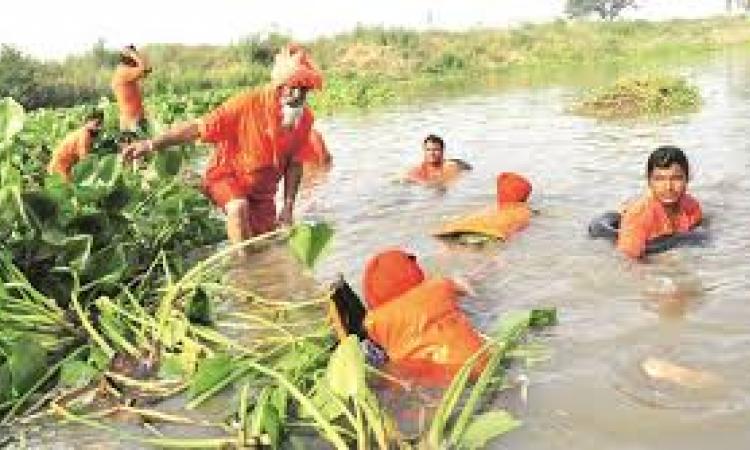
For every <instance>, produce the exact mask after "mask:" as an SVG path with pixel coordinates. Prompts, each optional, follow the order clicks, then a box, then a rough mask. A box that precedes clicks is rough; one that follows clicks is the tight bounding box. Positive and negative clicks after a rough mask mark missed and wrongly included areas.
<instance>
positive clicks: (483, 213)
mask: <svg viewBox="0 0 750 450" xmlns="http://www.w3.org/2000/svg"><path fill="white" fill-rule="evenodd" d="M530 220H531V209H530V208H529V206H528V205H527V204H526V203H505V204H503V205H502V206H500V207H488V208H485V209H483V210H480V211H478V212H475V213H473V214H468V215H466V216H463V217H459V218H458V219H455V220H452V221H449V222H447V223H445V224H443V225H442V226H441V227H440V228H438V229H437V230H435V231H434V232H433V233H432V234H433V235H434V236H440V237H449V236H456V235H461V234H469V233H474V234H482V235H485V236H491V237H493V238H496V239H501V240H507V239H508V238H510V237H511V236H512V235H513V234H515V233H517V232H518V231H520V230H522V229H524V228H526V227H527V226H528V225H529V222H530Z"/></svg>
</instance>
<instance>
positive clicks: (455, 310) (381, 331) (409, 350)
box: [364, 278, 484, 382]
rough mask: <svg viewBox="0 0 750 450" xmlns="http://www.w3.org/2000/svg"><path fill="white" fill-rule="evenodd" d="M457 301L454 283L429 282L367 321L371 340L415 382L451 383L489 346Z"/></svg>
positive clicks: (371, 314) (378, 310) (374, 312)
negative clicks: (483, 348) (480, 351)
mask: <svg viewBox="0 0 750 450" xmlns="http://www.w3.org/2000/svg"><path fill="white" fill-rule="evenodd" d="M457 299H458V288H457V286H456V284H455V283H454V282H453V281H451V280H449V279H447V278H432V279H428V280H426V281H424V282H422V283H420V284H419V285H417V286H416V287H414V288H412V289H410V290H409V291H407V292H406V293H404V294H403V295H401V296H399V297H397V298H395V299H393V300H391V301H390V302H387V303H385V304H382V305H380V306H378V307H376V308H374V309H372V310H370V311H369V312H368V313H367V316H365V320H364V326H365V328H366V330H367V335H368V336H369V337H370V338H371V339H372V340H373V341H375V342H377V343H378V344H379V345H381V346H382V347H383V349H384V350H385V351H386V353H387V354H388V357H389V359H390V361H391V362H392V363H393V364H394V365H396V366H397V368H400V369H402V370H404V371H406V372H408V374H409V375H410V376H415V377H417V378H423V377H424V376H428V375H429V376H430V377H434V376H435V375H438V374H439V375H440V376H439V377H437V378H438V379H435V380H434V381H436V382H443V381H449V380H450V379H451V377H452V376H453V375H455V373H456V372H457V371H458V370H459V369H460V368H461V367H462V366H463V364H464V363H465V362H466V360H467V359H469V358H470V357H471V356H472V355H473V354H474V353H476V352H477V351H478V350H479V349H480V348H481V347H482V345H483V344H484V340H483V339H482V337H481V336H480V335H479V333H477V331H476V330H475V329H474V327H473V326H472V324H471V322H470V321H469V318H468V317H466V315H465V314H464V313H463V311H461V309H460V308H459V306H458V301H457ZM478 372H479V370H475V374H476V373H478ZM420 375H422V376H420Z"/></svg>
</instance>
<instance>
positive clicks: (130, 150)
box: [122, 139, 154, 161]
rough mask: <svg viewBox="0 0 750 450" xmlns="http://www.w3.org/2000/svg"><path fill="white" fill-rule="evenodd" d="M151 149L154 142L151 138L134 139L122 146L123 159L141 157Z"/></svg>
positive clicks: (129, 159)
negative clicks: (143, 139)
mask: <svg viewBox="0 0 750 450" xmlns="http://www.w3.org/2000/svg"><path fill="white" fill-rule="evenodd" d="M152 151H154V144H153V142H152V141H151V140H148V139H147V140H145V141H136V142H132V143H130V144H127V145H125V146H124V147H123V148H122V157H123V158H124V159H125V161H133V160H135V159H140V158H143V157H144V156H146V155H147V154H149V153H151V152H152Z"/></svg>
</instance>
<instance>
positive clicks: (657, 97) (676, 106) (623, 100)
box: [574, 75, 701, 118]
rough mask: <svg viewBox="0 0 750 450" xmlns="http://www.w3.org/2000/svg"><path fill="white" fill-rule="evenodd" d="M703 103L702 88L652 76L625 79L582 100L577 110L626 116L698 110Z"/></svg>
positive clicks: (601, 114)
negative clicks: (700, 90)
mask: <svg viewBox="0 0 750 450" xmlns="http://www.w3.org/2000/svg"><path fill="white" fill-rule="evenodd" d="M700 105H701V97H700V93H699V91H698V88H696V87H695V86H692V85H690V84H689V83H688V82H687V80H685V79H684V78H678V77H672V76H665V75H649V76H645V77H625V78H621V79H619V80H617V81H616V82H615V84H614V85H613V86H611V87H608V88H605V89H601V90H600V91H598V92H595V93H593V94H591V95H590V96H589V97H588V98H586V99H584V100H582V101H581V102H580V103H579V104H578V105H576V106H575V108H574V110H575V111H576V112H578V113H580V114H583V115H588V116H594V117H601V118H623V117H636V116H643V115H645V116H662V115H668V114H677V113H683V112H690V111H696V110H697V109H698V108H699V107H700Z"/></svg>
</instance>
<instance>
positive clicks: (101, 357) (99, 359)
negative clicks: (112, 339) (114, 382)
mask: <svg viewBox="0 0 750 450" xmlns="http://www.w3.org/2000/svg"><path fill="white" fill-rule="evenodd" d="M87 361H88V363H89V364H91V366H92V367H94V368H95V369H98V370H106V369H107V367H109V364H110V363H111V362H112V358H110V357H109V356H107V353H105V352H104V351H103V350H102V349H101V348H99V347H98V346H94V347H92V349H91V352H90V353H89V357H88V360H87Z"/></svg>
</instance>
